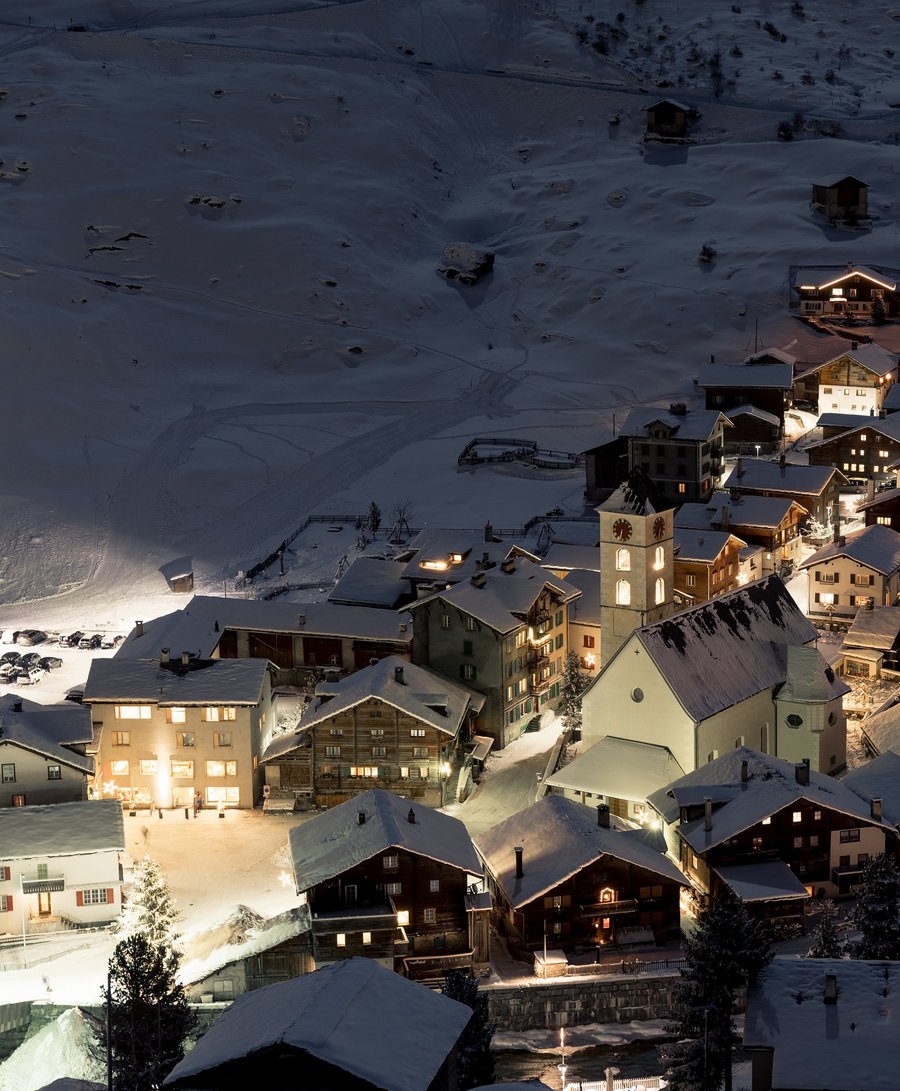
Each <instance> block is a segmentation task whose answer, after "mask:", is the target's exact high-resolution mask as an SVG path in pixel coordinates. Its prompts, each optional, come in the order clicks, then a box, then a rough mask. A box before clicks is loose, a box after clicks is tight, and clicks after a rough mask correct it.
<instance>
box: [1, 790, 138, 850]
mask: <svg viewBox="0 0 900 1091" xmlns="http://www.w3.org/2000/svg"><path fill="white" fill-rule="evenodd" d="M0 845H2V846H3V848H2V850H0V852H2V855H3V858H4V860H6V861H7V862H9V861H10V860H28V859H31V858H32V857H34V856H78V855H82V854H85V853H91V852H106V851H110V850H117V851H121V850H122V849H124V848H125V827H124V824H123V822H122V804H121V803H120V802H119V801H118V800H117V799H98V800H88V801H86V802H81V801H79V802H76V803H48V804H46V805H43V806H42V805H37V806H28V807H0Z"/></svg>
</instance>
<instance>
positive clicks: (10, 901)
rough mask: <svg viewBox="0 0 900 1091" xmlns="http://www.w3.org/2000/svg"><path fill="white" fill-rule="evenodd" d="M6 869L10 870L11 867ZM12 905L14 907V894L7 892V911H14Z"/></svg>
mask: <svg viewBox="0 0 900 1091" xmlns="http://www.w3.org/2000/svg"><path fill="white" fill-rule="evenodd" d="M6 870H7V871H9V868H7V869H6ZM12 907H13V897H12V894H7V895H6V911H7V913H12Z"/></svg>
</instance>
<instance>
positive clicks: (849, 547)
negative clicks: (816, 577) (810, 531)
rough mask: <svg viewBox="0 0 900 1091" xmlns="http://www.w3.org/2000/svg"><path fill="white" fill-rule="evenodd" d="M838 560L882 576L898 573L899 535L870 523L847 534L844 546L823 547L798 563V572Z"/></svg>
mask: <svg viewBox="0 0 900 1091" xmlns="http://www.w3.org/2000/svg"><path fill="white" fill-rule="evenodd" d="M837 557H846V558H848V559H849V560H851V561H856V563H857V564H861V565H863V566H864V567H865V568H871V569H872V570H873V571H875V572H880V573H881V574H882V575H883V576H890V575H891V574H892V573H894V572H896V571H897V570H898V569H900V534H898V533H897V531H896V530H891V528H890V527H886V526H882V525H881V524H879V523H873V524H872V525H871V526H868V527H863V528H862V530H857V531H854V532H853V533H852V534H847V535H846V536H845V537H844V541H843V544H841V542H840V541H837V542H829V543H828V545H825V546H822V548H821V549H819V550H817V551H816V552H815V553H813V555H812V556H811V557H807V558H806V560H805V561H803V562H801V564H800V568H815V567H816V566H817V565H820V564H825V563H826V562H828V561H833V560H835V559H836V558H837Z"/></svg>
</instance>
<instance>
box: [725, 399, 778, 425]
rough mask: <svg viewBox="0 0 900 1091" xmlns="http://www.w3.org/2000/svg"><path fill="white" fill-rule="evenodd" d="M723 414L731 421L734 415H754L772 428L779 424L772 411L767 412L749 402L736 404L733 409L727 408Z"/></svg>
mask: <svg viewBox="0 0 900 1091" xmlns="http://www.w3.org/2000/svg"><path fill="white" fill-rule="evenodd" d="M725 415H726V416H727V417H728V419H729V420H730V421H731V422H732V423H734V418H735V417H755V418H756V419H757V420H761V421H764V422H765V423H766V424H770V425H771V426H772V427H773V428H777V427H778V426H779V424H780V422H779V420H778V418H777V417H776V416H775V414H774V413H767V412H766V410H765V409H759V408H757V406H755V405H750V404H749V403H748V404H747V405H736V406H735V407H734V408H733V409H729V410H727V412H726V414H725Z"/></svg>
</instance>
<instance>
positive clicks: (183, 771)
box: [172, 758, 194, 777]
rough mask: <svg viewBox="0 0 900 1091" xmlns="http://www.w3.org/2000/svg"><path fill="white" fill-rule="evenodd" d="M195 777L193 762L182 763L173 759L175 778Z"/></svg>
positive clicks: (173, 774)
mask: <svg viewBox="0 0 900 1091" xmlns="http://www.w3.org/2000/svg"><path fill="white" fill-rule="evenodd" d="M193 775H194V763H193V762H192V761H180V760H178V759H177V758H173V759H172V776H173V777H193Z"/></svg>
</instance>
